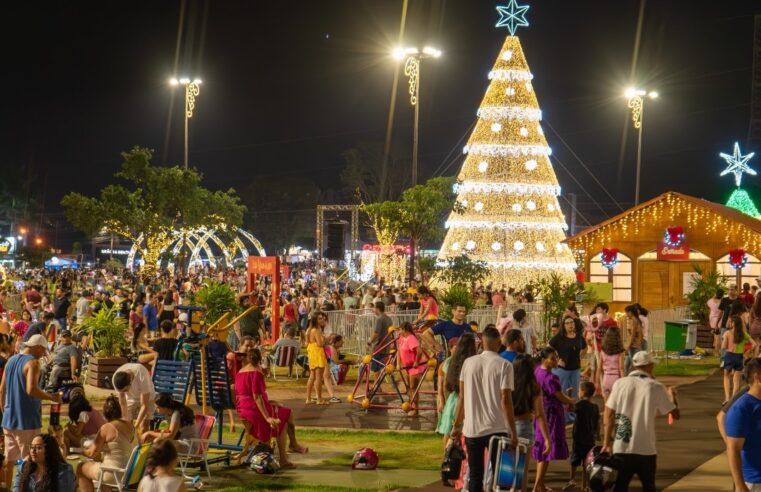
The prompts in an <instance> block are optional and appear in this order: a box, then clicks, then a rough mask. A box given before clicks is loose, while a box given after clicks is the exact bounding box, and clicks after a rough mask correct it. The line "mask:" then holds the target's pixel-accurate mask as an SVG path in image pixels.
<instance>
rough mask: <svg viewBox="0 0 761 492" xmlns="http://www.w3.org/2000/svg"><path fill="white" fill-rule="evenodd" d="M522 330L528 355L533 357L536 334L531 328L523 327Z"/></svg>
mask: <svg viewBox="0 0 761 492" xmlns="http://www.w3.org/2000/svg"><path fill="white" fill-rule="evenodd" d="M520 330H521V333H523V340H525V341H526V353H527V354H529V355H532V354H533V353H534V342H533V339H534V337H535V336H536V335H535V334H534V329H533V328H531V327H530V326H521V327H520Z"/></svg>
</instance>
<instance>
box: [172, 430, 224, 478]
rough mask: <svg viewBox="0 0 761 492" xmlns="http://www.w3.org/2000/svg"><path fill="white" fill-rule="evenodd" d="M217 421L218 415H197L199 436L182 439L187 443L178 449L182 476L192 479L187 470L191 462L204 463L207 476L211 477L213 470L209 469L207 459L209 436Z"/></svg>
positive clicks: (181, 441) (182, 441)
mask: <svg viewBox="0 0 761 492" xmlns="http://www.w3.org/2000/svg"><path fill="white" fill-rule="evenodd" d="M216 422H217V419H216V417H213V416H211V415H196V429H198V438H193V439H181V440H180V441H178V442H179V443H183V444H185V446H184V449H182V448H183V446H181V447H180V449H178V450H177V454H178V463H179V465H180V470H182V476H183V477H184V478H186V479H192V478H193V477H190V476H188V475H187V473H186V470H187V468H188V467H189V466H190V465H191V464H196V463H197V464H200V463H203V467H204V468H205V469H206V476H207V477H208V478H209V479H211V472H210V471H209V462H208V461H207V456H206V455H207V454H208V452H209V438H210V437H211V431H212V429H213V428H214V424H215V423H216Z"/></svg>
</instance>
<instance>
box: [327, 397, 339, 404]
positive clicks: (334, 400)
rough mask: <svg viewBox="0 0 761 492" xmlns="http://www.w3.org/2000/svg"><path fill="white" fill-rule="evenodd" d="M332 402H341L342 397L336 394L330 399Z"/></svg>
mask: <svg viewBox="0 0 761 492" xmlns="http://www.w3.org/2000/svg"><path fill="white" fill-rule="evenodd" d="M328 401H329V402H330V403H341V399H340V398H337V397H335V396H332V397H331V398H330V400H328Z"/></svg>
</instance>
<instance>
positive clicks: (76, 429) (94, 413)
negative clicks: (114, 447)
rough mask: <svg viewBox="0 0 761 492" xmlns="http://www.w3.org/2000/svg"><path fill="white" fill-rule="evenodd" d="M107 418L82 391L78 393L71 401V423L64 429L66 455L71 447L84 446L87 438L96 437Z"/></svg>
mask: <svg viewBox="0 0 761 492" xmlns="http://www.w3.org/2000/svg"><path fill="white" fill-rule="evenodd" d="M105 423H106V419H105V418H104V417H103V414H102V413H100V410H96V409H94V408H93V407H92V405H90V402H89V401H87V398H86V397H85V395H84V394H82V393H76V394H75V395H74V397H73V398H72V399H71V401H69V423H68V424H67V425H66V428H65V429H64V430H63V444H64V451H65V452H64V453H63V454H64V456H66V455H67V454H68V453H69V450H70V449H71V448H80V447H82V441H84V440H85V439H94V438H95V435H96V434H97V433H98V431H99V430H100V428H101V427H103V424H105Z"/></svg>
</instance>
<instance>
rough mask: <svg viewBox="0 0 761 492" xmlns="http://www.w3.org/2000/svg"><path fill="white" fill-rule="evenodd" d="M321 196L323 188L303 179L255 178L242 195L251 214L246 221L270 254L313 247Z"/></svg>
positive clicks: (296, 177) (302, 177)
mask: <svg viewBox="0 0 761 492" xmlns="http://www.w3.org/2000/svg"><path fill="white" fill-rule="evenodd" d="M265 182H266V184H264V183H265ZM319 197H320V189H319V188H318V187H317V185H316V184H315V183H314V181H312V180H311V179H309V178H307V177H304V176H295V177H289V178H285V179H282V178H277V179H269V180H266V181H265V179H264V178H262V177H256V178H253V179H252V182H251V184H250V185H248V186H247V187H246V189H245V193H244V194H243V200H244V203H245V205H246V207H247V208H248V212H249V213H248V214H247V218H246V222H247V224H248V225H249V229H250V230H251V232H252V233H253V234H254V236H256V237H257V238H258V239H259V240H260V241H261V242H262V243H263V244H264V246H265V248H266V249H267V251H271V252H273V253H274V252H275V251H278V250H281V249H285V248H288V247H290V246H294V245H300V246H309V245H312V244H314V214H315V209H316V207H317V202H318V200H319Z"/></svg>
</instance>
